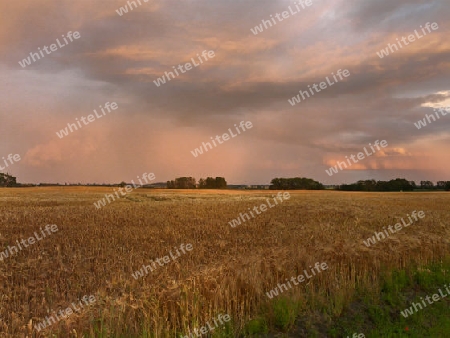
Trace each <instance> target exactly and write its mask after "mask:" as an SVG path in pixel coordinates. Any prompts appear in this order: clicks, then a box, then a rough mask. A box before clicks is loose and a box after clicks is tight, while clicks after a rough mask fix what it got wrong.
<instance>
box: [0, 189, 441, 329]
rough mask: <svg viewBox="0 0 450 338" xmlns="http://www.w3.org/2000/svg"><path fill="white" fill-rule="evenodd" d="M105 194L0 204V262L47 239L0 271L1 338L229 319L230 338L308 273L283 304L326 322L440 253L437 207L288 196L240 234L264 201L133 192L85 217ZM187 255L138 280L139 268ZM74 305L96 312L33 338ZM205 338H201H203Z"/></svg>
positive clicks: (433, 198)
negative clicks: (395, 272)
mask: <svg viewBox="0 0 450 338" xmlns="http://www.w3.org/2000/svg"><path fill="white" fill-rule="evenodd" d="M110 191H111V189H108V188H86V187H52V188H50V187H49V188H18V189H1V190H0V250H5V249H6V248H7V247H8V245H14V244H15V243H16V240H20V239H22V238H28V237H30V236H32V234H33V232H34V231H38V230H39V229H40V227H44V226H45V225H46V224H56V225H57V226H58V232H56V233H54V234H52V235H51V236H49V237H47V238H44V239H42V240H41V241H39V242H37V243H35V244H33V245H29V247H27V248H23V250H21V251H19V252H18V253H17V254H14V255H11V256H10V257H8V258H4V259H3V262H0V336H1V337H26V336H28V337H50V336H52V334H53V336H58V337H82V336H85V337H109V336H114V337H147V336H148V337H174V336H175V335H176V336H177V337H179V336H180V334H187V333H188V332H189V331H192V330H193V329H194V328H196V327H200V326H202V325H204V323H206V322H207V321H208V320H210V319H211V318H214V317H216V316H217V314H219V313H221V314H229V315H230V316H231V318H232V321H231V322H230V323H231V324H232V327H228V328H226V329H224V331H223V335H219V329H217V330H216V332H214V334H216V336H215V337H226V333H225V331H226V330H228V332H229V331H230V330H231V331H232V333H231V335H230V333H228V334H229V336H236V337H239V336H240V335H241V334H242V332H243V331H242V328H243V327H244V325H245V323H246V322H248V321H249V320H251V319H252V318H253V317H254V316H255V315H256V314H257V313H258V311H259V310H260V309H261V308H262V307H264V304H267V303H268V302H269V301H270V300H269V299H268V297H267V296H266V292H267V291H268V290H270V289H273V288H274V287H276V285H277V283H280V282H285V281H286V279H288V278H290V277H291V276H297V275H298V274H300V273H301V272H302V271H303V270H304V269H307V268H308V267H309V266H310V265H311V266H312V265H314V264H315V263H316V262H326V263H327V265H328V267H329V268H328V270H326V271H324V272H322V273H320V274H318V275H317V276H315V277H314V278H312V279H311V280H310V281H309V282H308V283H307V284H303V285H299V286H297V287H294V288H293V289H292V290H291V291H290V292H289V295H290V297H292V298H295V299H299V300H304V301H303V304H304V308H303V311H308V309H309V308H310V307H311V306H317V304H327V307H328V309H329V315H339V313H340V312H341V311H342V309H343V308H344V307H345V306H346V304H347V303H348V302H349V300H350V299H351V297H352V295H353V293H354V292H355V291H354V290H355V287H356V286H357V285H360V286H361V285H365V286H367V287H368V288H369V289H370V288H373V292H377V287H378V286H377V281H378V276H379V272H380V269H381V268H402V267H405V266H408V265H409V264H411V263H412V262H415V263H418V264H428V263H430V262H436V261H439V260H440V259H442V258H443V257H444V256H445V255H446V253H448V249H449V239H450V212H449V205H450V194H448V193H390V194H387V193H342V192H331V191H322V192H290V194H291V198H290V199H289V200H287V201H284V202H283V203H282V204H281V205H278V206H276V207H274V208H273V209H270V210H268V211H266V212H265V213H262V214H261V215H258V216H256V218H255V219H252V220H250V221H247V222H246V223H244V224H242V225H240V226H237V227H236V228H232V227H230V225H229V224H228V222H229V221H231V219H233V218H236V217H238V215H239V213H240V212H245V211H247V210H248V208H253V207H254V206H256V205H260V204H262V203H264V201H265V199H266V197H270V196H272V194H274V192H271V191H251V192H250V191H201V192H199V191H175V190H151V189H148V190H144V189H139V190H137V191H135V192H133V193H132V194H130V195H128V196H126V197H125V198H122V199H120V200H118V201H116V202H113V203H111V204H110V205H108V206H106V207H104V208H102V209H100V210H96V209H95V207H94V206H93V202H95V201H97V200H98V199H99V198H101V197H102V196H103V194H105V193H107V192H110ZM414 210H417V211H419V210H423V211H424V212H425V214H426V217H425V218H424V219H423V220H420V221H419V222H417V223H415V224H414V225H411V226H410V227H408V228H405V229H403V230H402V231H401V232H399V233H398V234H396V235H395V236H391V237H390V238H389V239H386V240H384V241H381V242H379V243H377V244H375V245H373V246H372V247H370V248H367V247H366V246H365V245H364V244H363V242H362V240H363V239H367V237H369V236H371V235H373V232H374V231H381V230H382V228H383V227H386V226H388V225H391V224H392V225H393V224H394V223H396V221H398V220H399V219H400V218H401V217H405V215H406V214H410V213H411V212H412V211H414ZM182 243H184V244H187V243H191V244H192V246H193V250H192V251H190V252H188V253H186V254H184V255H182V256H181V257H180V258H179V259H177V260H176V261H171V262H170V263H168V264H165V265H164V266H161V267H158V269H157V270H155V271H154V272H152V273H150V274H148V275H147V276H145V277H143V278H139V279H134V278H133V277H132V273H133V272H135V271H136V270H137V269H139V268H140V267H141V266H142V265H143V264H148V263H149V262H150V260H152V259H155V258H158V257H163V256H165V255H168V253H169V251H170V250H171V249H173V248H174V247H179V246H180V245H181V244H182ZM84 295H88V296H89V295H95V298H96V302H95V303H93V304H92V305H91V306H89V307H86V308H84V309H83V310H82V311H80V312H79V313H74V314H73V315H72V316H69V317H68V318H67V319H65V320H61V321H59V322H58V323H56V324H54V325H51V326H49V327H48V328H46V329H44V330H42V331H40V332H37V331H36V330H35V329H34V325H35V324H36V323H38V322H40V321H42V320H44V318H45V316H48V315H49V314H50V312H51V311H57V310H58V309H60V308H67V307H68V306H69V305H70V304H71V303H72V302H75V301H77V300H79V299H81V297H83V296H84ZM204 336H205V337H207V336H209V333H208V334H205V335H204Z"/></svg>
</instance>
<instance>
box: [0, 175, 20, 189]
mask: <svg viewBox="0 0 450 338" xmlns="http://www.w3.org/2000/svg"><path fill="white" fill-rule="evenodd" d="M16 185H17V181H16V178H15V177H14V176H11V175H9V174H8V173H6V174H3V173H0V187H15V186H16Z"/></svg>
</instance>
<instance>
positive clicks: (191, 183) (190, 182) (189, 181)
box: [167, 177, 197, 189]
mask: <svg viewBox="0 0 450 338" xmlns="http://www.w3.org/2000/svg"><path fill="white" fill-rule="evenodd" d="M196 187H197V181H196V180H195V178H193V177H177V178H176V179H175V181H167V189H195V188H196Z"/></svg>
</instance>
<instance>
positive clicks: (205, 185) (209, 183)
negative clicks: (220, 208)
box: [198, 177, 227, 189]
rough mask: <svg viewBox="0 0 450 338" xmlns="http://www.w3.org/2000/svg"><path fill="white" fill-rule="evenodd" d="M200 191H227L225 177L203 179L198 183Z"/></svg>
mask: <svg viewBox="0 0 450 338" xmlns="http://www.w3.org/2000/svg"><path fill="white" fill-rule="evenodd" d="M198 187H199V189H226V188H227V181H226V180H225V177H216V178H213V177H207V178H206V179H203V178H201V179H200V180H199V181H198Z"/></svg>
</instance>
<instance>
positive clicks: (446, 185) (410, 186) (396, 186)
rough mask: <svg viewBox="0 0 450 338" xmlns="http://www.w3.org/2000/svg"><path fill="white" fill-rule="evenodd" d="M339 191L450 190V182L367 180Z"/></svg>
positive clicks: (401, 179) (347, 185)
mask: <svg viewBox="0 0 450 338" xmlns="http://www.w3.org/2000/svg"><path fill="white" fill-rule="evenodd" d="M337 190H343V191H414V190H447V191H449V190H450V181H439V182H437V184H436V185H434V183H433V182H431V181H421V182H420V185H417V184H416V182H414V181H408V180H406V179H404V178H397V179H395V180H390V181H375V180H365V181H358V182H356V183H352V184H342V185H340V186H339V187H338V188H337Z"/></svg>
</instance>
